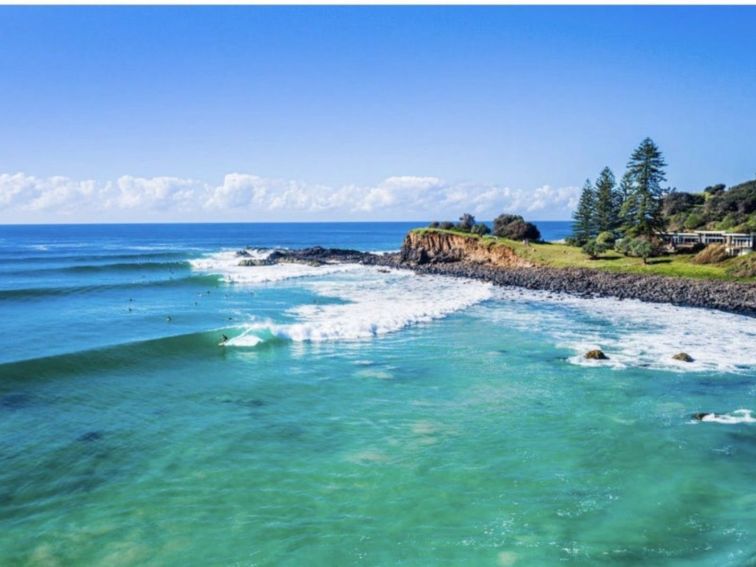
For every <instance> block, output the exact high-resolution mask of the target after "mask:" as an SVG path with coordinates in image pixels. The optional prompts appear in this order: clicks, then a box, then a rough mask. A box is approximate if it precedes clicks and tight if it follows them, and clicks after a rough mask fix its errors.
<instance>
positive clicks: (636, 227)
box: [621, 138, 667, 236]
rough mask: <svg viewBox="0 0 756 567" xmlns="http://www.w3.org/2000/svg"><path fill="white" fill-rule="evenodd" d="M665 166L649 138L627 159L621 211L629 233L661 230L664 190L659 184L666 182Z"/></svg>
mask: <svg viewBox="0 0 756 567" xmlns="http://www.w3.org/2000/svg"><path fill="white" fill-rule="evenodd" d="M666 166H667V163H666V162H665V161H664V157H663V156H662V153H661V151H660V150H659V148H658V147H657V145H656V144H655V143H654V141H653V140H652V139H651V138H646V139H645V140H643V141H642V142H641V143H640V145H639V146H638V147H637V148H636V149H635V151H634V152H633V153H632V155H631V156H630V161H629V162H628V163H627V173H626V176H627V179H628V181H629V183H630V188H629V194H628V195H627V197H626V198H625V201H624V203H623V204H622V211H621V214H622V219H623V221H624V223H625V228H626V230H627V231H628V232H629V233H630V234H633V235H640V236H653V235H654V233H655V232H657V231H659V230H661V229H663V228H664V224H663V221H662V218H661V201H662V197H664V195H665V193H666V190H665V189H663V188H662V186H661V184H662V182H663V181H666V180H667V178H666V176H665V173H664V168H665V167H666Z"/></svg>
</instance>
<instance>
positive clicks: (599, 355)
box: [585, 349, 609, 360]
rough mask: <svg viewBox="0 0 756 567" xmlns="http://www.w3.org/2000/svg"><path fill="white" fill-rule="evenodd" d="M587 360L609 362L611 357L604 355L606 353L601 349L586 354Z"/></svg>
mask: <svg viewBox="0 0 756 567" xmlns="http://www.w3.org/2000/svg"><path fill="white" fill-rule="evenodd" d="M585 358H587V359H588V360H608V359H609V357H608V356H606V355H605V354H604V351H602V350H599V349H594V350H589V351H588V352H586V353H585Z"/></svg>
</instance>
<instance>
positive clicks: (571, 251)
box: [415, 228, 756, 282]
mask: <svg viewBox="0 0 756 567" xmlns="http://www.w3.org/2000/svg"><path fill="white" fill-rule="evenodd" d="M429 231H433V232H441V233H448V234H456V235H461V236H466V237H469V238H475V239H477V240H480V241H481V242H483V243H486V244H488V245H489V246H498V245H504V246H507V247H509V248H512V249H513V250H514V251H515V252H516V253H517V255H518V256H520V257H521V258H524V259H526V260H530V261H531V262H533V263H534V264H539V265H542V266H552V267H555V268H592V269H596V270H607V271H613V272H629V273H637V274H654V275H659V276H674V277H686V278H706V279H719V280H730V281H742V282H756V277H747V278H743V277H741V278H738V277H735V276H733V275H731V274H730V273H728V269H730V268H731V267H733V266H734V265H735V264H736V263H738V262H741V261H742V259H738V258H731V259H729V260H726V261H724V262H720V263H718V264H694V263H692V262H691V261H690V260H691V258H692V257H693V254H672V255H669V256H663V257H660V258H650V259H649V260H648V264H644V263H643V260H642V259H640V258H631V257H628V256H623V255H622V254H619V253H617V252H614V251H613V250H612V251H608V252H606V253H604V254H602V255H601V256H600V257H599V258H597V259H596V260H591V259H590V258H589V257H588V255H587V254H585V253H584V252H583V251H582V250H581V249H580V248H577V247H576V246H568V245H566V244H551V243H539V244H533V243H531V244H528V245H526V244H523V243H522V242H519V241H515V240H507V239H504V238H497V237H495V236H483V237H480V236H477V235H474V234H467V233H460V232H458V231H454V230H443V229H429V228H421V229H416V231H415V232H418V233H424V232H429Z"/></svg>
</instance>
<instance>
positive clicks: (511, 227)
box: [493, 214, 541, 240]
mask: <svg viewBox="0 0 756 567" xmlns="http://www.w3.org/2000/svg"><path fill="white" fill-rule="evenodd" d="M493 227H494V228H493V233H494V235H495V236H498V237H500V238H509V239H510V240H540V238H541V232H540V231H539V230H538V227H537V226H536V225H534V224H533V223H530V222H525V219H523V218H522V217H521V216H520V215H509V214H501V215H499V216H498V217H496V218H495V219H494V222H493Z"/></svg>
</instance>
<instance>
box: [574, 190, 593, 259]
mask: <svg viewBox="0 0 756 567" xmlns="http://www.w3.org/2000/svg"><path fill="white" fill-rule="evenodd" d="M595 210H596V195H595V192H594V190H593V184H591V180H590V179H586V180H585V185H583V192H582V193H581V194H580V201H578V206H577V209H575V212H574V213H573V215H572V218H573V220H574V222H573V223H572V238H573V239H574V240H575V242H576V243H577V244H578V245H580V246H582V245H583V244H585V243H586V242H587V241H588V240H589V239H591V238H593V237H594V236H596V222H595Z"/></svg>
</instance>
